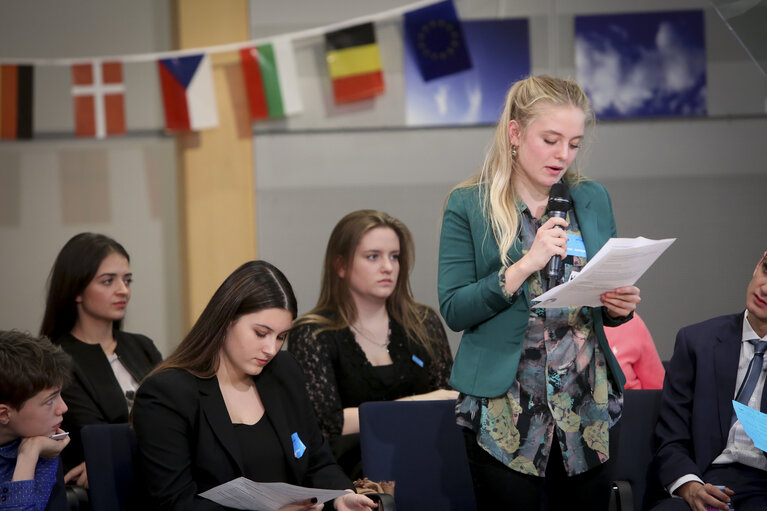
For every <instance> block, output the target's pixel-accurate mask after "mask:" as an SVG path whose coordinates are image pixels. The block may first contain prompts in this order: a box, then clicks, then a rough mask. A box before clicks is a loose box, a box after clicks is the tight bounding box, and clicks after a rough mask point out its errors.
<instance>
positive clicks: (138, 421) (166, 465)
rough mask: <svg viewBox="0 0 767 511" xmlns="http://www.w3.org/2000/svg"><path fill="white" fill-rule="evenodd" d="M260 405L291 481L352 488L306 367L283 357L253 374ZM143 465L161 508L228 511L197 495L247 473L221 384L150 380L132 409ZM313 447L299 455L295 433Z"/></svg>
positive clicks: (169, 374) (164, 377)
mask: <svg viewBox="0 0 767 511" xmlns="http://www.w3.org/2000/svg"><path fill="white" fill-rule="evenodd" d="M254 379H255V381H256V388H257V389H258V392H259V394H260V396H261V401H262V402H263V404H264V407H265V409H266V411H267V414H268V415H269V418H270V420H271V421H272V424H273V425H274V428H275V430H276V432H277V436H278V437H279V438H280V443H281V446H282V449H283V451H284V453H285V459H286V461H287V465H288V469H289V470H290V472H291V474H292V477H291V480H290V481H285V482H287V483H291V484H298V485H301V486H307V487H315V488H330V489H346V488H349V489H351V488H353V486H352V483H351V481H350V480H349V479H348V478H347V477H346V476H345V475H344V473H343V471H342V470H341V468H340V467H339V466H338V465H337V464H336V462H335V460H334V459H333V455H332V454H331V452H330V448H329V446H328V443H327V440H326V439H325V437H323V436H322V433H321V432H320V429H319V426H318V425H317V419H316V418H315V416H314V410H313V408H312V404H311V402H310V401H309V397H308V395H307V394H306V388H305V386H304V379H303V375H302V373H301V369H300V367H299V366H298V364H297V363H296V361H295V359H294V358H293V356H292V355H290V354H289V353H287V352H280V353H278V354H277V356H276V357H274V359H272V361H271V362H269V364H268V365H267V366H266V367H265V368H264V370H263V372H262V373H261V374H260V375H259V376H255V377H254ZM133 426H134V428H135V430H136V434H137V436H138V451H139V468H140V470H141V471H142V472H143V476H144V478H145V479H146V481H147V489H148V491H149V497H150V498H149V500H150V503H151V504H152V505H153V506H155V507H154V508H156V509H162V510H187V509H193V510H209V509H223V508H222V507H221V506H219V505H217V504H214V503H213V502H212V501H209V500H207V499H204V498H202V497H198V496H197V494H198V493H200V492H203V491H206V490H208V489H210V488H212V487H214V486H217V485H219V484H222V483H225V482H227V481H230V480H232V479H235V478H237V477H240V476H246V477H247V474H245V473H244V470H243V465H242V459H241V456H240V454H241V453H240V448H239V446H238V444H237V440H236V437H235V433H234V426H233V425H232V422H231V420H230V419H229V412H228V411H227V409H226V405H225V403H224V398H223V396H222V395H221V390H220V388H219V386H218V379H217V378H216V377H215V376H214V377H212V378H207V379H203V378H197V377H195V376H193V375H192V374H191V373H189V372H187V371H185V370H182V369H167V370H165V371H161V372H159V373H157V374H154V375H152V376H151V377H149V378H147V379H146V381H144V383H142V384H141V387H140V388H139V390H138V393H137V395H136V401H135V403H134V405H133ZM293 433H298V436H299V438H300V439H301V440H302V442H303V443H304V444H305V445H306V451H305V452H304V454H303V455H302V456H301V457H300V458H296V457H295V455H294V453H293V445H292V440H291V435H292V434H293Z"/></svg>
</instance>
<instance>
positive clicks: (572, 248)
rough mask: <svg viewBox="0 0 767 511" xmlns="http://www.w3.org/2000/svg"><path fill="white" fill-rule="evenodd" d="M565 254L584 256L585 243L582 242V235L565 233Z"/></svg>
mask: <svg viewBox="0 0 767 511" xmlns="http://www.w3.org/2000/svg"><path fill="white" fill-rule="evenodd" d="M567 255H571V256H575V257H586V255H587V254H586V245H584V244H583V237H582V236H580V235H578V234H570V233H567Z"/></svg>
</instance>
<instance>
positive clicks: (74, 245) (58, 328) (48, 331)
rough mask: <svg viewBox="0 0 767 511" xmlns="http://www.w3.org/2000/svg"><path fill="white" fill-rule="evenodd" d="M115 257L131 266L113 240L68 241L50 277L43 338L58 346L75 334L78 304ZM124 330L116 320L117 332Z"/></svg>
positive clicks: (88, 235)
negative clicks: (105, 263) (106, 262)
mask: <svg viewBox="0 0 767 511" xmlns="http://www.w3.org/2000/svg"><path fill="white" fill-rule="evenodd" d="M112 253H117V254H120V255H121V256H123V257H125V259H127V260H128V262H130V256H129V255H128V252H126V251H125V249H124V248H123V246H122V245H120V244H119V243H117V242H116V241H115V240H113V239H112V238H110V237H109V236H105V235H103V234H95V233H92V232H83V233H80V234H77V235H76V236H74V237H72V238H71V239H70V240H69V241H67V243H66V245H64V247H63V248H62V249H61V251H60V252H59V255H58V256H57V257H56V262H55V263H53V268H52V269H51V273H50V275H49V276H48V296H47V297H46V300H45V314H44V315H43V322H42V325H40V335H44V336H46V337H47V338H49V339H51V340H52V341H54V342H55V341H56V340H57V339H58V338H59V337H61V336H62V335H64V334H67V333H69V332H70V331H72V328H74V326H75V322H76V321H77V304H76V303H75V300H76V299H77V297H78V296H80V295H81V294H82V293H83V291H85V288H86V287H88V284H90V282H91V280H93V277H94V276H95V275H96V272H97V271H98V269H99V266H100V265H101V262H102V261H103V260H104V259H105V258H106V257H107V256H108V255H109V254H112ZM121 327H122V320H116V321H115V322H114V324H113V328H114V329H115V330H119V329H120V328H121Z"/></svg>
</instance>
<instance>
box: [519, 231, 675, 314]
mask: <svg viewBox="0 0 767 511" xmlns="http://www.w3.org/2000/svg"><path fill="white" fill-rule="evenodd" d="M674 241H676V238H669V239H665V240H649V239H647V238H642V237H639V238H610V239H609V240H608V241H607V243H605V244H604V246H603V247H602V249H601V250H600V251H599V252H597V253H596V255H595V256H594V257H592V258H591V259H590V260H589V262H588V263H587V264H586V266H584V267H583V270H581V272H580V273H579V274H578V276H577V277H575V278H574V279H571V280H570V281H569V282H565V283H564V284H560V285H559V286H557V287H555V288H552V289H549V290H548V291H547V292H545V293H543V294H542V295H540V296H538V297H537V298H535V301H540V303H536V304H533V307H536V308H537V307H541V308H549V307H551V308H554V307H586V306H590V307H598V306H601V305H602V302H600V301H599V296H600V295H601V294H602V293H604V292H605V291H610V290H612V289H615V288H616V287H621V286H633V285H634V284H635V283H636V281H637V280H639V277H641V276H642V274H643V273H644V272H645V271H647V269H648V268H649V267H650V266H652V264H653V263H654V262H655V260H656V259H658V257H660V255H661V254H662V253H663V252H664V251H665V250H666V249H667V248H668V247H669V246H671V244H672V243H673V242H674Z"/></svg>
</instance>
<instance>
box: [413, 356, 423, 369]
mask: <svg viewBox="0 0 767 511" xmlns="http://www.w3.org/2000/svg"><path fill="white" fill-rule="evenodd" d="M413 362H415V363H416V364H418V367H423V360H421V359H420V358H418V357H416V356H415V355H413Z"/></svg>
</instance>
